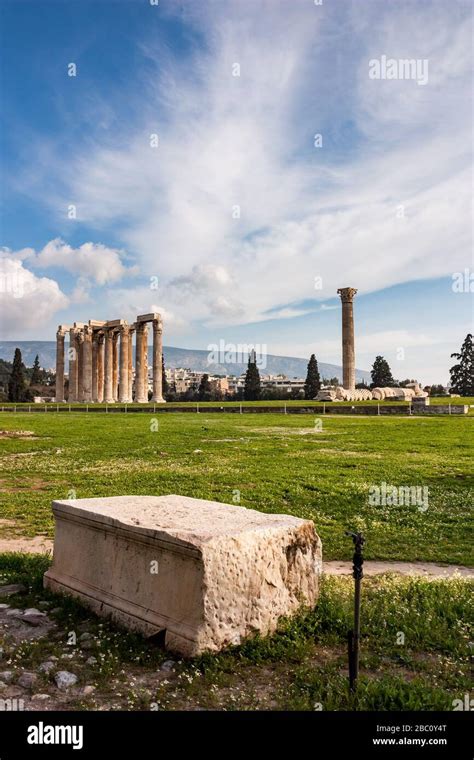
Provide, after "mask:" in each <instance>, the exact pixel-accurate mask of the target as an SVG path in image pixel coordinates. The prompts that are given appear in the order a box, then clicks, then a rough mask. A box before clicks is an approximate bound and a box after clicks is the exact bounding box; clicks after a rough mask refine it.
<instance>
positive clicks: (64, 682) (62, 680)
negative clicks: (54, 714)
mask: <svg viewBox="0 0 474 760" xmlns="http://www.w3.org/2000/svg"><path fill="white" fill-rule="evenodd" d="M54 680H55V682H56V686H57V687H58V689H59V690H60V691H66V690H67V689H69V688H70V687H71V686H74V685H75V684H76V683H77V676H76V675H75V674H74V673H69V672H68V671H67V670H60V671H59V673H56V675H55V676H54Z"/></svg>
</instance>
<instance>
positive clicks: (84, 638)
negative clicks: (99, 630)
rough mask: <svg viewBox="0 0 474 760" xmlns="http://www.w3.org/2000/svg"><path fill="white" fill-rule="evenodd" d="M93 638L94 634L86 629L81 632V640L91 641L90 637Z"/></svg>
mask: <svg viewBox="0 0 474 760" xmlns="http://www.w3.org/2000/svg"><path fill="white" fill-rule="evenodd" d="M91 638H92V634H90V633H88V632H87V631H85V632H84V633H81V635H80V636H79V641H89V639H91Z"/></svg>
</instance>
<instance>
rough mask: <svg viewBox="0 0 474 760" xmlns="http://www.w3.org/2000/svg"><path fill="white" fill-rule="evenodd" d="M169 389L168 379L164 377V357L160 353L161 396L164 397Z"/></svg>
mask: <svg viewBox="0 0 474 760" xmlns="http://www.w3.org/2000/svg"><path fill="white" fill-rule="evenodd" d="M168 391H169V385H168V380H167V379H166V370H165V357H164V355H163V354H162V355H161V393H162V396H163V398H165V397H166V396H167V394H168Z"/></svg>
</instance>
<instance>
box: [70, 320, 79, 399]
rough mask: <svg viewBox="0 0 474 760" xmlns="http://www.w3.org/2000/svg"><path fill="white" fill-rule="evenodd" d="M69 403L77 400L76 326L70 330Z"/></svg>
mask: <svg viewBox="0 0 474 760" xmlns="http://www.w3.org/2000/svg"><path fill="white" fill-rule="evenodd" d="M68 354H69V396H68V401H69V403H73V402H74V401H77V365H78V363H79V362H78V356H77V337H76V331H75V329H74V327H71V329H70V330H69V351H68Z"/></svg>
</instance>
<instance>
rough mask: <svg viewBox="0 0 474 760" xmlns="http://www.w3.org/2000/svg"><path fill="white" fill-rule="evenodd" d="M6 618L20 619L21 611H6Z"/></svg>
mask: <svg viewBox="0 0 474 760" xmlns="http://www.w3.org/2000/svg"><path fill="white" fill-rule="evenodd" d="M7 615H8V617H21V616H22V615H23V610H17V609H16V608H14V609H12V610H8V611H7Z"/></svg>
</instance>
